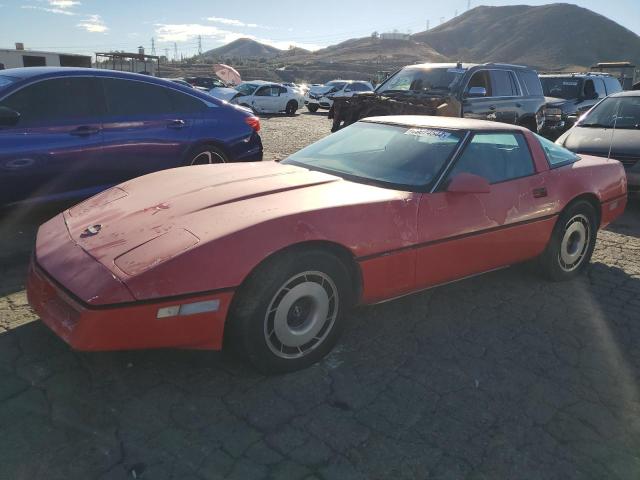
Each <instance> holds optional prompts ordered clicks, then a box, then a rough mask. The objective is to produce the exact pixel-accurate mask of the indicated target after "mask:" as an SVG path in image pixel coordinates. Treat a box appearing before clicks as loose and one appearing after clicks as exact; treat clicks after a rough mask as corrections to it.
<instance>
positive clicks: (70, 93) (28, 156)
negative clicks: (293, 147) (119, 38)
mask: <svg viewBox="0 0 640 480" xmlns="http://www.w3.org/2000/svg"><path fill="white" fill-rule="evenodd" d="M259 128H260V121H259V119H258V118H257V117H255V116H253V115H252V114H251V113H248V112H247V111H246V110H244V109H240V108H237V107H235V106H232V105H227V104H224V103H223V102H220V101H219V100H216V99H214V98H212V97H210V96H209V95H207V94H205V93H201V92H199V91H197V90H195V89H193V88H190V87H184V86H182V85H179V84H177V83H174V82H169V81H165V80H161V79H157V78H153V77H150V76H146V75H138V74H134V73H124V72H117V71H111V70H103V69H98V70H95V69H87V68H62V67H58V68H51V67H48V68H47V67H31V68H15V69H10V70H3V71H2V75H0V145H1V146H2V148H0V205H7V204H14V203H17V202H24V201H29V202H48V201H52V200H65V199H72V198H73V199H76V198H82V197H87V196H90V195H93V194H95V193H97V192H99V191H101V190H104V189H105V188H108V187H109V186H111V185H114V184H117V183H120V182H123V181H125V180H127V179H130V178H133V177H137V176H140V175H144V174H147V173H151V172H155V171H158V170H163V169H166V168H173V167H178V166H183V165H193V164H200V163H216V162H233V161H254V160H261V158H262V142H261V139H260V136H259V135H258V130H259Z"/></svg>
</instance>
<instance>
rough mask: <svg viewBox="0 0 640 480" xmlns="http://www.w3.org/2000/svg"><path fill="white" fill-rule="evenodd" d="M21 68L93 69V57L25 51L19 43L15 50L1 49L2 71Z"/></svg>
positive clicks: (0, 66) (0, 65) (0, 62)
mask: <svg viewBox="0 0 640 480" xmlns="http://www.w3.org/2000/svg"><path fill="white" fill-rule="evenodd" d="M21 67H87V68H91V57H90V56H88V55H75V54H69V53H56V52H40V51H36V50H25V49H24V47H23V46H22V44H20V43H17V44H16V48H15V49H14V50H11V49H0V70H4V69H5V68H21Z"/></svg>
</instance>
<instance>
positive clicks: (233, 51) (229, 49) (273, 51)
mask: <svg viewBox="0 0 640 480" xmlns="http://www.w3.org/2000/svg"><path fill="white" fill-rule="evenodd" d="M283 52H284V50H280V49H279V48H276V47H272V46H271V45H265V44H264V43H260V42H256V41H255V40H251V39H250V38H239V39H237V40H234V41H233V42H231V43H228V44H226V45H223V46H222V47H218V48H214V49H213V50H208V51H206V52H204V53H203V54H202V56H203V57H204V58H213V59H222V58H242V59H246V58H265V59H268V58H273V57H276V56H278V55H280V54H282V53H283Z"/></svg>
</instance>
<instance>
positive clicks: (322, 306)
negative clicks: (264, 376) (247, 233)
mask: <svg viewBox="0 0 640 480" xmlns="http://www.w3.org/2000/svg"><path fill="white" fill-rule="evenodd" d="M352 292H353V288H352V286H351V282H350V277H349V272H348V270H347V268H346V267H345V266H344V265H343V264H342V262H341V261H340V260H338V259H337V258H336V257H335V256H333V255H331V254H328V253H325V252H323V251H321V250H308V251H302V252H295V253H290V254H286V255H281V256H278V257H276V258H274V259H270V260H268V261H267V262H265V263H264V264H263V265H261V266H260V267H258V269H257V270H256V272H254V273H253V274H252V275H251V277H250V278H249V279H248V280H247V281H246V282H245V284H244V285H243V286H242V287H241V290H240V291H239V292H238V294H237V298H236V300H234V306H233V308H232V312H231V317H230V324H229V326H228V328H229V329H230V330H229V336H227V338H228V339H229V340H230V341H231V342H232V343H233V344H234V346H235V347H236V349H237V350H238V351H239V352H240V354H241V355H243V357H245V358H247V359H248V360H249V361H250V362H251V363H252V364H253V365H254V367H255V368H257V369H258V370H260V371H261V372H263V373H269V374H273V373H283V372H290V371H294V370H299V369H301V368H305V367H307V366H309V365H311V364H313V363H315V362H317V361H318V360H320V359H321V358H323V357H324V356H325V355H326V354H327V353H328V352H329V351H330V350H331V349H332V348H333V346H334V345H335V343H336V341H337V340H338V337H339V334H340V331H341V329H342V326H343V315H344V310H345V309H346V308H347V307H348V306H349V305H350V304H351V302H352V296H353V293H352Z"/></svg>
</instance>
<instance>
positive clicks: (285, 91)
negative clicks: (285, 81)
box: [279, 87, 289, 94]
mask: <svg viewBox="0 0 640 480" xmlns="http://www.w3.org/2000/svg"><path fill="white" fill-rule="evenodd" d="M279 89H280V94H283V93H287V92H288V91H289V90H287V88H286V87H279Z"/></svg>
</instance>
